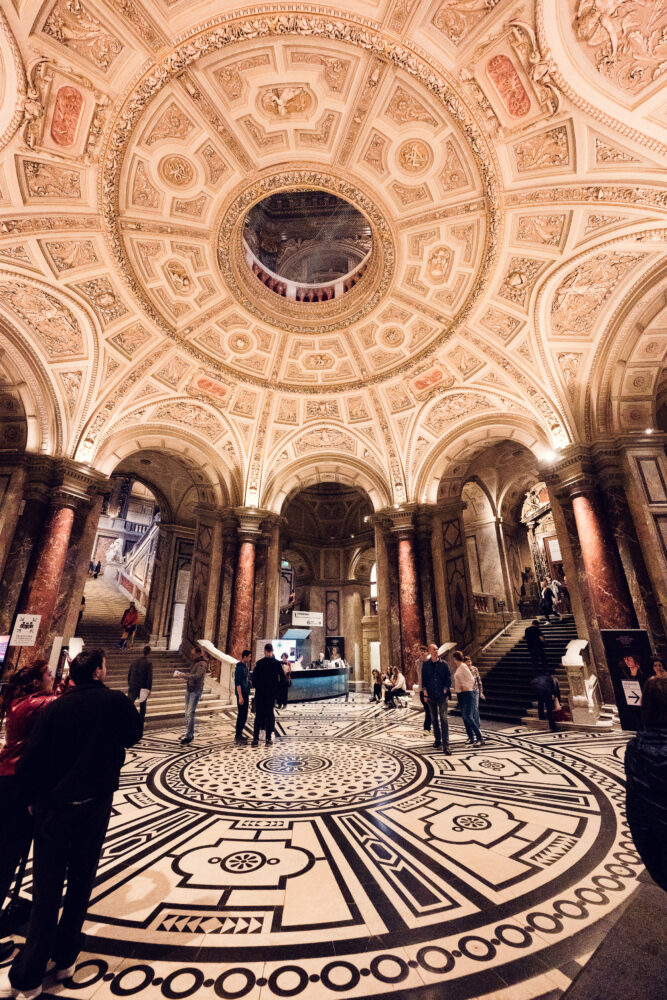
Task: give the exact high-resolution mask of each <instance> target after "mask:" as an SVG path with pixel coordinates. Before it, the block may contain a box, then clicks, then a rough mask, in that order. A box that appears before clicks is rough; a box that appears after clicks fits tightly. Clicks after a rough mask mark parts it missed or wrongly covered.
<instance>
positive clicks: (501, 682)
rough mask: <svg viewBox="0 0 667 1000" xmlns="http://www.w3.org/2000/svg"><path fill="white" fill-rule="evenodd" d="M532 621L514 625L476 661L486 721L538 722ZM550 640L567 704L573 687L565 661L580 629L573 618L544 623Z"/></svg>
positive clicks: (548, 651) (551, 657)
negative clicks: (530, 640) (530, 642)
mask: <svg viewBox="0 0 667 1000" xmlns="http://www.w3.org/2000/svg"><path fill="white" fill-rule="evenodd" d="M531 621H532V620H528V621H520V622H514V623H513V624H512V625H510V626H509V628H508V629H507V632H506V633H504V634H503V633H501V634H500V635H499V636H498V637H497V638H496V639H495V640H494V641H493V642H491V643H489V645H488V646H486V647H485V649H484V651H483V652H482V653H481V654H479V655H478V656H477V657H476V658H475V663H476V666H477V668H478V670H479V672H480V675H481V677H482V685H483V688H484V695H485V699H484V700H483V701H482V702H481V703H480V716H481V718H482V719H493V720H495V721H497V722H506V723H508V724H511V723H521V722H528V723H529V724H530V723H531V722H533V721H535V720H537V717H538V716H537V702H534V701H533V694H532V691H531V688H530V682H531V680H532V677H533V670H532V665H531V660H530V654H529V652H528V647H527V645H526V640H525V638H524V633H525V631H526V628H527V627H528V626H529V625H530V624H531ZM542 631H543V632H544V636H545V638H546V641H547V647H546V654H547V661H548V663H549V666H550V668H551V669H552V671H553V673H554V676H555V677H556V680H557V681H558V684H559V686H560V690H561V695H562V701H563V702H567V699H568V694H569V684H568V680H567V673H566V671H565V668H564V667H562V666H561V658H562V656H563V654H564V653H565V650H566V648H567V644H568V643H569V642H570V640H571V639H576V638H577V628H576V625H575V623H574V618H573V617H572V616H571V615H567V616H564V617H563V618H562V619H561V621H560V622H555V623H551V624H548V625H544V624H542Z"/></svg>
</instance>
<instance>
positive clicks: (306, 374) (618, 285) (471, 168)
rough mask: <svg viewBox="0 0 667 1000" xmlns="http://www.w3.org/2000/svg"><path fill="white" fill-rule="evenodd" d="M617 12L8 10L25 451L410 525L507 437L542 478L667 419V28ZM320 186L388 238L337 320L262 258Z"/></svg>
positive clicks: (164, 1) (4, 184) (10, 156)
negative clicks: (459, 473) (139, 463)
mask: <svg viewBox="0 0 667 1000" xmlns="http://www.w3.org/2000/svg"><path fill="white" fill-rule="evenodd" d="M608 7H609V5H607V4H603V3H601V2H599V0H569V3H562V2H559V0H534V2H532V3H531V2H528V0H526V2H525V3H524V4H523V5H520V6H517V5H516V4H515V3H511V2H507V0H498V2H495V3H494V2H493V0H439V2H436V3H426V2H420V0H383V2H380V3H372V2H367V3H359V2H355V4H348V5H347V6H340V5H339V6H337V7H336V8H335V9H333V8H331V9H329V8H326V7H324V6H319V7H316V6H313V5H304V4H297V3H294V4H279V5H278V4H275V5H273V6H272V5H270V4H265V5H258V6H255V7H252V8H240V7H235V6H234V5H233V4H232V3H229V2H222V3H216V4H215V14H214V16H211V9H212V5H211V4H210V3H206V2H203V0H201V2H199V3H188V2H185V0H176V2H169V0H143V2H142V0H94V2H92V0H48V2H47V3H45V4H44V3H40V2H37V0H11V2H8V3H7V4H6V5H5V7H4V11H5V13H4V14H3V13H2V12H0V36H1V41H0V92H1V93H2V105H1V106H2V110H1V111H0V346H1V348H2V350H3V351H4V354H3V355H2V358H1V359H0V366H2V371H3V379H4V383H5V386H6V387H7V388H8V389H13V391H15V392H16V393H17V394H19V395H20V396H21V398H22V401H23V406H24V409H25V411H26V415H27V423H28V447H29V448H31V449H32V450H37V451H39V450H42V451H45V452H48V453H51V454H58V455H64V456H67V457H70V458H73V459H75V460H77V461H81V462H87V463H90V464H91V465H94V466H95V467H96V468H98V469H100V470H102V471H104V472H107V473H109V472H111V471H112V470H113V468H114V467H115V466H116V465H117V464H118V462H119V461H121V460H123V459H126V458H127V457H128V456H130V455H132V454H133V453H136V452H137V451H140V450H142V449H148V450H155V449H156V448H158V449H159V448H161V449H166V450H169V451H172V452H173V453H174V454H181V455H182V456H185V457H186V458H187V462H188V464H192V463H193V462H195V464H197V465H198V466H199V468H200V469H201V471H202V474H203V475H204V477H205V479H206V482H207V483H209V484H210V496H211V498H213V497H214V496H218V498H223V499H225V500H228V501H229V502H232V503H235V504H248V505H259V506H264V505H266V504H269V505H272V506H274V507H276V508H277V507H279V505H280V502H281V499H282V497H284V496H285V495H286V494H287V493H288V492H289V490H290V489H291V488H292V487H293V486H294V485H295V484H296V483H304V484H305V483H307V482H310V481H316V480H317V479H318V478H319V479H322V478H325V479H333V480H336V479H338V480H340V481H343V482H348V483H352V484H357V485H362V486H364V488H366V489H367V490H368V492H369V493H370V495H371V498H372V499H373V502H374V503H375V504H376V506H382V505H384V504H387V503H402V502H405V501H423V500H435V498H436V497H437V495H438V483H439V482H440V480H441V479H442V477H443V475H444V474H445V473H446V471H447V468H448V467H449V466H450V465H451V463H452V462H454V461H455V460H456V456H457V454H458V455H460V454H462V453H463V452H464V451H465V453H466V454H468V453H470V454H472V453H474V451H475V449H477V450H478V451H479V450H481V449H483V448H485V447H488V446H489V445H490V444H492V443H493V442H494V441H497V440H503V439H509V440H516V441H519V442H521V443H522V444H525V445H527V446H528V447H529V448H530V449H531V450H532V451H533V453H534V454H535V455H536V457H537V458H538V459H540V458H543V457H544V456H545V455H546V454H547V453H548V452H549V451H550V450H553V449H558V448H561V447H564V446H566V445H567V444H569V443H572V442H575V441H579V440H588V439H591V438H593V437H595V436H596V435H600V434H607V435H610V434H617V433H621V432H626V431H632V430H643V429H644V428H646V427H649V426H652V425H653V422H654V420H655V409H654V407H655V398H656V395H657V393H658V391H659V388H660V386H661V385H663V384H664V380H665V358H666V357H667V324H666V323H665V320H664V317H663V315H662V313H663V309H664V291H665V289H664V284H665V279H666V277H667V275H666V274H665V270H666V269H665V265H664V255H665V244H666V242H667V225H666V222H665V217H666V214H667V188H666V187H665V182H664V176H665V173H664V171H665V167H666V166H667V98H666V97H665V90H664V87H663V80H662V75H663V73H664V72H665V68H666V67H667V42H666V41H665V38H667V5H666V4H664V3H662V2H660V3H654V4H646V3H643V2H641V0H627V2H625V3H624V4H623V5H622V8H623V9H622V12H621V11H620V8H614V9H613V10H608ZM14 95H16V97H15V96H14ZM303 188H306V189H315V190H320V191H325V192H328V193H330V194H335V195H337V196H338V197H340V198H343V199H344V200H345V201H347V202H349V203H350V204H352V205H353V206H354V207H355V208H357V209H358V210H359V211H360V212H361V213H362V214H363V215H364V216H365V218H366V219H367V221H368V223H369V226H370V229H371V234H372V250H371V254H370V258H369V263H368V266H367V268H366V269H365V270H364V273H363V275H362V277H361V279H360V280H359V281H358V283H357V284H355V285H354V287H352V288H351V289H350V290H349V291H347V293H346V294H345V295H342V296H340V297H336V298H332V299H330V300H327V301H313V302H298V301H293V300H292V299H289V298H287V297H281V296H280V295H276V294H275V293H274V292H273V291H271V290H270V289H269V288H267V287H265V285H264V284H262V282H261V281H260V280H259V279H258V277H257V275H256V274H254V273H253V272H252V271H251V269H250V267H249V266H248V262H247V259H246V252H245V248H244V243H243V223H244V219H245V217H246V214H247V212H248V211H249V209H250V208H251V207H252V205H254V204H256V203H257V202H259V201H260V200H262V199H263V198H265V197H267V195H270V194H272V193H275V192H280V191H289V190H294V189H303ZM313 470H315V472H314V471H313Z"/></svg>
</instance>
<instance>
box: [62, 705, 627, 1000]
mask: <svg viewBox="0 0 667 1000" xmlns="http://www.w3.org/2000/svg"><path fill="white" fill-rule="evenodd" d="M232 722H233V713H229V714H228V716H224V715H223V716H222V717H221V718H220V720H218V721H217V722H216V723H215V724H210V725H207V726H205V727H201V728H200V729H199V731H198V732H197V735H196V738H195V742H194V743H193V744H191V745H190V746H189V747H188V748H187V749H183V748H182V747H181V746H180V745H179V743H178V742H177V737H178V735H179V732H178V731H177V730H174V731H168V732H161V733H158V734H155V735H153V734H148V735H147V736H146V738H145V739H144V740H143V741H142V743H141V744H140V745H139V746H138V747H137V748H135V749H134V750H132V751H131V752H130V753H129V754H128V760H127V764H126V766H125V768H124V770H123V773H122V782H121V788H120V790H119V792H118V794H117V796H116V799H115V804H114V814H113V817H112V822H111V826H110V830H109V834H108V837H107V840H106V843H105V848H104V852H103V856H102V859H101V863H100V869H99V879H98V883H97V886H96V889H95V892H94V895H93V900H92V903H91V908H90V912H89V917H90V922H89V924H88V925H87V932H88V935H89V937H88V948H89V952H88V953H86V954H85V955H82V956H81V960H80V963H79V966H78V968H77V971H76V973H75V975H74V978H73V979H72V980H71V981H70V982H69V983H67V984H65V986H64V987H63V989H62V991H60V992H61V993H62V992H64V993H65V994H66V995H68V996H72V997H75V996H78V997H80V998H82V1000H83V998H87V997H88V996H92V995H93V994H94V995H96V996H115V997H131V996H141V997H142V998H147V1000H157V998H158V997H165V998H167V1000H185V998H189V997H196V998H197V1000H208V998H211V1000H213V998H214V997H216V996H217V997H218V998H220V1000H234V998H236V1000H240V998H245V997H251V998H257V997H260V996H261V998H262V1000H272V998H276V997H301V998H303V1000H314V998H317V1000H321V998H324V997H334V996H341V997H342V996H345V997H363V998H370V997H384V996H386V995H388V994H392V995H393V996H394V997H398V998H401V997H408V996H410V997H412V996H420V995H422V996H423V997H424V998H427V997H430V996H434V997H435V996H445V995H446V996H447V997H448V998H452V1000H468V998H472V997H481V996H487V997H489V998H490V997H503V998H504V997H505V996H507V997H508V998H509V997H512V998H514V1000H518V998H523V997H526V998H534V997H547V996H553V997H558V996H560V995H561V994H562V991H563V989H564V988H565V987H566V986H567V985H568V983H569V981H570V978H571V977H572V976H573V975H574V974H575V972H576V970H578V968H579V965H578V964H577V959H579V961H581V957H582V956H584V955H586V954H587V953H588V952H590V950H591V948H592V947H594V946H595V944H596V943H597V940H599V935H600V928H603V927H604V926H605V922H606V921H607V922H608V921H609V919H611V918H613V916H614V911H615V910H616V909H617V908H618V907H619V906H620V905H621V904H622V903H624V902H625V901H626V900H627V898H628V897H629V894H630V893H631V892H632V891H633V890H634V888H635V885H636V878H637V875H638V874H639V873H640V871H641V866H640V863H639V858H638V856H637V854H636V853H635V850H634V847H633V844H632V841H631V839H630V838H629V834H628V831H627V828H626V827H625V825H624V816H623V800H624V789H623V751H624V745H625V739H624V737H623V736H622V735H621V734H605V735H600V736H598V735H594V734H589V733H576V732H567V733H559V734H555V735H554V734H551V733H541V732H540V733H536V732H531V731H528V730H525V729H522V728H512V729H503V730H499V731H496V732H493V733H490V734H489V737H488V740H487V742H486V745H485V746H484V747H483V748H479V749H470V748H467V747H465V746H464V744H463V741H464V734H463V732H462V730H461V728H460V726H459V723H454V724H453V726H452V735H453V739H452V749H453V753H452V756H451V757H447V756H445V755H443V754H442V752H441V751H439V750H436V749H434V748H433V747H432V744H431V739H430V738H429V736H428V734H425V733H423V731H422V729H421V718H420V717H419V716H416V715H415V714H413V713H410V712H405V711H397V712H382V710H380V709H378V708H377V707H375V706H372V707H371V706H369V705H368V704H363V703H361V702H356V703H350V704H343V703H339V702H336V703H320V704H317V705H307V706H289V707H288V708H287V710H284V711H283V712H282V713H281V714H280V717H279V738H278V739H277V740H276V741H275V743H274V745H273V746H271V747H266V746H264V745H263V744H262V745H261V746H260V747H259V748H257V749H253V748H251V747H250V746H249V745H248V746H245V747H239V746H236V745H235V744H234V742H233V727H232ZM445 984H446V993H445V992H442V990H443V989H444V985H445ZM429 987H430V988H429Z"/></svg>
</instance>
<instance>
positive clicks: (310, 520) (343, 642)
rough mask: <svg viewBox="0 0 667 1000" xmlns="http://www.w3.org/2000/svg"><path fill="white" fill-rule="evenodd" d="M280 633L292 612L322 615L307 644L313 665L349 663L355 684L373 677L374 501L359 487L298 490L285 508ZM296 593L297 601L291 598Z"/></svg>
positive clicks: (375, 637)
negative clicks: (324, 662) (286, 598)
mask: <svg viewBox="0 0 667 1000" xmlns="http://www.w3.org/2000/svg"><path fill="white" fill-rule="evenodd" d="M281 513H282V517H283V528H282V532H281V534H282V550H281V582H282V580H283V578H285V579H287V575H289V582H290V585H291V586H290V589H287V587H285V586H283V591H282V593H283V596H284V594H287V596H288V601H287V604H285V603H284V602H283V601H281V616H280V622H281V625H280V627H281V632H283V633H284V632H285V631H286V630H287V629H288V628H289V627H290V626H291V625H292V619H293V611H296V612H299V611H310V612H316V613H319V614H321V615H322V625H316V626H314V627H312V628H311V630H310V635H309V637H308V640H307V642H305V643H304V646H303V655H304V660H305V661H306V662H315V661H318V662H319V661H320V660H328V661H333V660H338V659H340V660H344V661H347V662H348V663H349V665H350V668H351V679H352V681H353V682H355V681H357V682H361V681H362V679H363V678H364V677H365V676H367V675H368V674H369V664H370V643H372V642H377V641H378V635H377V601H375V602H374V604H373V602H372V601H371V580H370V576H371V568H372V567H373V565H374V564H375V548H374V534H373V526H372V524H371V515H372V513H373V505H372V502H371V499H370V497H369V495H368V494H367V493H366V492H365V491H364V490H362V489H360V488H359V487H355V486H348V485H344V484H341V483H332V482H320V483H317V484H315V485H311V486H306V487H305V488H303V489H297V490H294V491H293V492H292V493H290V494H289V495H288V497H287V498H286V499H285V501H284V503H283V506H282V511H281ZM290 594H291V595H292V599H291V600H290V599H289V597H290Z"/></svg>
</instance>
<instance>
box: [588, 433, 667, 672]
mask: <svg viewBox="0 0 667 1000" xmlns="http://www.w3.org/2000/svg"><path fill="white" fill-rule="evenodd" d="M666 437H667V436H666ZM630 448H632V445H630ZM591 452H592V455H593V461H594V463H595V468H596V472H597V476H598V481H599V483H600V488H601V494H602V496H603V498H604V505H605V513H606V515H607V517H608V520H609V523H610V526H611V530H612V532H613V535H614V539H615V541H616V546H617V548H618V552H619V555H620V557H621V562H622V564H623V569H624V571H625V576H626V579H627V583H628V588H629V590H630V594H631V597H632V603H633V605H634V609H635V612H636V614H637V620H638V622H639V627H640V628H643V629H645V630H646V631H647V632H648V634H649V638H650V641H651V645H652V647H653V648H654V649H655V650H657V651H659V652H660V653H661V654H662V655H663V656H664V655H665V653H667V643H666V641H665V622H664V620H663V617H662V614H661V611H664V605H663V604H662V602H661V601H660V597H659V594H660V589H661V588H662V589H663V590H665V589H666V588H665V579H664V576H663V575H662V574H660V573H658V574H657V576H656V584H657V587H656V588H655V589H654V585H653V580H652V579H651V576H650V575H649V572H648V568H647V563H646V560H645V556H644V549H643V548H642V545H641V541H640V538H639V533H638V531H637V528H636V525H635V521H634V519H633V516H632V513H631V511H630V506H629V501H628V496H629V494H628V490H627V489H626V484H627V485H630V483H629V479H630V476H631V474H632V471H633V465H635V466H636V467H637V468H638V469H642V467H643V466H642V463H643V462H645V461H646V459H645V457H644V458H639V460H637V456H636V454H635V455H633V453H632V451H630V454H629V455H628V456H627V457H628V461H627V463H625V464H624V462H623V453H622V450H621V447H619V445H618V444H617V443H616V442H613V443H612V442H602V443H600V442H597V443H596V444H594V445H593V446H592V447H591ZM656 452H657V455H656V462H657V465H656V466H655V468H659V467H660V460H661V459H662V460H663V462H664V458H665V456H664V450H663V451H662V454H660V449H659V448H658V449H655V451H654V454H656ZM640 454H641V451H640ZM649 461H651V462H652V460H649ZM658 488H659V490H662V489H663V488H664V487H663V486H661V485H659V486H658ZM664 495H665V503H664V509H665V511H666V512H667V494H664ZM635 509H636V510H637V514H638V521H639V524H640V525H641V524H642V517H641V509H640V508H639V505H637V507H636V508H635ZM647 551H648V553H649V554H650V556H651V557H652V558H653V560H654V562H656V563H657V562H658V560H656V558H655V557H656V553H654V552H653V551H652V549H651V547H650V546H649V548H648V550H647ZM657 555H658V558H659V555H660V550H658V553H657ZM663 568H664V572H665V573H667V563H665V562H664V560H663ZM656 595H658V596H656Z"/></svg>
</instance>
